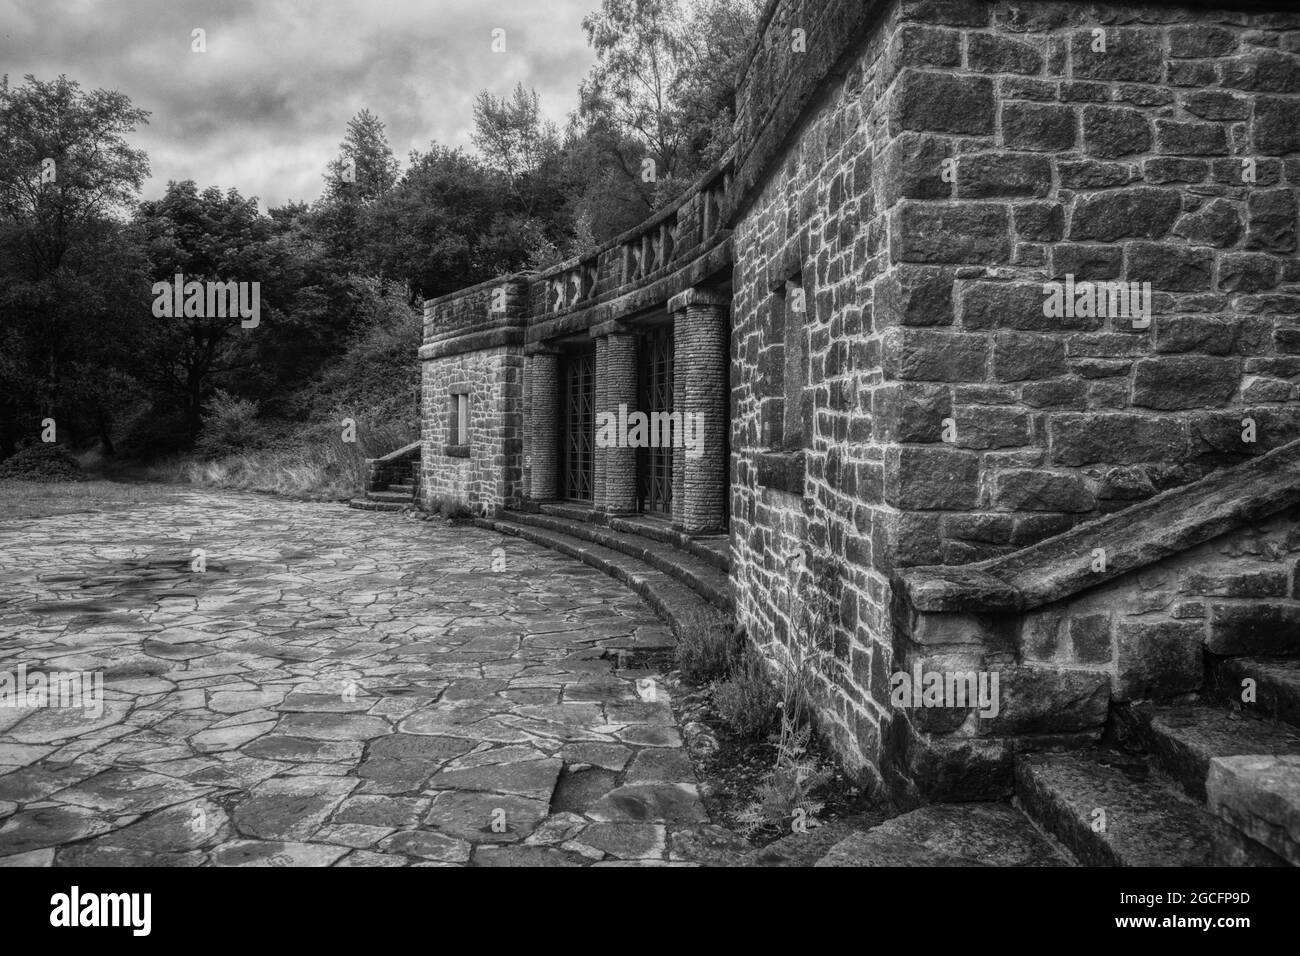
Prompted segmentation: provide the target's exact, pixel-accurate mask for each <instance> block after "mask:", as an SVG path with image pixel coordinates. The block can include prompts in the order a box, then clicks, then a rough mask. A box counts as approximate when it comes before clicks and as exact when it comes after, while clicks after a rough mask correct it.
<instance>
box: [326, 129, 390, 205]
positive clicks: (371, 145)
mask: <svg viewBox="0 0 1300 956" xmlns="http://www.w3.org/2000/svg"><path fill="white" fill-rule="evenodd" d="M397 169H398V167H397V159H396V158H395V157H394V156H393V150H392V148H391V147H390V146H389V145H388V135H387V133H386V132H385V127H384V124H383V122H382V121H381V120H380V119H379V117H378V116H376V115H375V114H374V113H372V112H370V110H368V109H363V110H362V111H361V112H360V113H358V114H357V115H356V116H354V117H352V119H350V120H348V126H347V133H346V134H345V135H344V137H343V142H341V143H340V144H339V155H338V156H337V157H336V158H335V159H333V160H331V161H330V163H329V167H328V171H327V172H326V174H325V185H326V189H327V193H326V195H327V196H328V198H330V199H350V200H356V201H360V202H369V201H372V200H375V199H378V198H379V197H380V196H382V195H383V194H384V193H386V192H388V190H390V189H392V188H393V186H394V184H395V183H396V182H397Z"/></svg>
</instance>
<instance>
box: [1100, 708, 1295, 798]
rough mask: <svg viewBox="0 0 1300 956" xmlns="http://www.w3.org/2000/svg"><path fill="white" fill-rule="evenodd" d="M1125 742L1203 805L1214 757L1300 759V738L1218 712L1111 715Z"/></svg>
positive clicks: (1174, 710)
mask: <svg viewBox="0 0 1300 956" xmlns="http://www.w3.org/2000/svg"><path fill="white" fill-rule="evenodd" d="M1115 716H1116V719H1117V721H1118V722H1119V723H1120V725H1121V728H1122V730H1123V731H1124V732H1125V733H1126V735H1127V736H1131V737H1132V738H1133V739H1135V740H1136V741H1138V742H1139V743H1140V744H1141V746H1142V749H1143V750H1145V751H1146V752H1147V753H1148V754H1150V755H1151V756H1152V757H1153V758H1154V759H1155V761H1156V765H1157V766H1159V768H1160V769H1161V770H1163V771H1164V772H1165V773H1167V774H1168V775H1169V776H1170V777H1172V778H1173V779H1174V780H1176V781H1177V782H1178V784H1179V786H1181V787H1182V788H1183V789H1184V790H1185V791H1187V793H1188V794H1189V795H1191V796H1193V797H1195V798H1197V799H1198V800H1204V799H1205V781H1206V778H1207V777H1208V776H1209V773H1210V763H1211V762H1212V761H1213V760H1214V759H1215V758H1216V757H1239V756H1243V755H1252V756H1261V755H1262V756H1288V757H1300V733H1298V732H1297V731H1295V730H1294V729H1292V728H1291V727H1289V726H1287V725H1286V724H1274V723H1270V722H1268V721H1264V720H1260V719H1258V718H1256V717H1251V716H1249V715H1247V714H1242V713H1239V712H1233V711H1230V710H1227V709H1223V708H1219V707H1207V706H1203V705H1184V706H1162V707H1157V706H1153V705H1142V706H1138V707H1131V708H1121V709H1116V711H1115Z"/></svg>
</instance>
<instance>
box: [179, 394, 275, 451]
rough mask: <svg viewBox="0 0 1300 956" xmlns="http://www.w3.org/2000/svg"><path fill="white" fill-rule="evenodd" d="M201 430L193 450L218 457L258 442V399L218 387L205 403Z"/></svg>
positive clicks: (242, 449)
mask: <svg viewBox="0 0 1300 956" xmlns="http://www.w3.org/2000/svg"><path fill="white" fill-rule="evenodd" d="M205 408H206V410H207V416H206V417H205V419H204V422H203V434H202V435H200V436H199V441H198V444H197V445H196V446H195V450H196V451H197V452H198V453H199V454H200V455H201V456H202V457H204V458H220V457H222V456H223V455H230V454H234V453H235V452H240V451H244V450H246V449H250V448H256V447H257V446H258V445H259V444H261V442H260V440H259V435H258V426H257V403H256V402H250V401H248V400H246V399H242V398H236V397H235V396H233V395H231V394H230V393H228V392H225V391H222V390H221V389H217V390H216V391H215V392H213V393H212V397H211V398H209V399H208V401H207V404H206V406H205Z"/></svg>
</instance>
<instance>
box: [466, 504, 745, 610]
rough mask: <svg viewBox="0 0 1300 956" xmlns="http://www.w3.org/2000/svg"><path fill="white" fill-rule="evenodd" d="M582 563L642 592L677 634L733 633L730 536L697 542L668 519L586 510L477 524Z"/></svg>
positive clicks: (566, 508) (563, 509)
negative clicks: (708, 630) (715, 630)
mask: <svg viewBox="0 0 1300 956" xmlns="http://www.w3.org/2000/svg"><path fill="white" fill-rule="evenodd" d="M475 523H476V524H477V525H479V526H480V527H483V528H490V529H492V530H494V531H498V532H501V533H502V534H509V535H513V536H515V537H518V538H523V539H524V540H526V541H531V542H533V543H534V544H540V545H542V546H544V547H548V548H551V549H553V550H555V551H559V552H560V553H561V554H566V555H568V556H569V557H572V558H576V559H577V560H579V561H582V562H584V563H585V564H588V565H590V566H591V567H594V568H596V569H598V570H600V571H603V572H604V573H605V574H608V575H609V576H610V577H613V578H615V579H616V580H618V581H621V582H623V583H624V584H626V585H627V586H628V587H629V588H631V589H632V590H633V591H635V592H636V593H637V594H639V595H640V596H641V597H642V598H643V599H644V600H645V601H646V603H647V604H649V605H650V606H651V607H652V608H653V609H654V610H655V612H656V613H657V614H658V615H659V616H660V617H662V618H663V619H664V620H665V621H666V622H667V623H668V624H669V625H671V627H672V628H673V632H674V633H675V634H679V635H680V634H681V633H682V631H683V629H685V628H691V627H730V617H731V611H732V597H731V583H730V579H729V577H728V574H729V571H730V567H731V558H730V544H729V539H728V537H727V535H725V534H719V535H711V536H707V537H695V538H692V537H689V536H687V535H685V534H682V533H681V532H679V531H675V530H674V529H673V528H672V526H671V524H669V523H668V522H667V521H665V520H663V519H660V518H651V517H644V516H639V515H638V516H633V515H629V516H622V517H619V516H605V515H601V514H599V513H597V512H594V511H591V510H590V509H587V508H584V507H582V506H579V505H571V504H543V505H541V506H540V508H539V510H538V511H537V512H535V513H534V512H519V511H506V512H502V513H501V514H500V515H498V516H496V517H491V518H480V519H477V520H476V522H475Z"/></svg>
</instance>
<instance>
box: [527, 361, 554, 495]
mask: <svg viewBox="0 0 1300 956" xmlns="http://www.w3.org/2000/svg"><path fill="white" fill-rule="evenodd" d="M559 379H560V357H559V355H558V354H556V353H555V352H544V351H537V352H533V353H532V354H530V355H529V356H528V418H529V421H528V436H527V437H528V459H529V462H530V468H529V478H530V481H529V497H530V498H531V499H532V500H533V501H553V500H555V499H556V498H558V497H559V496H560V381H559Z"/></svg>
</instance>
